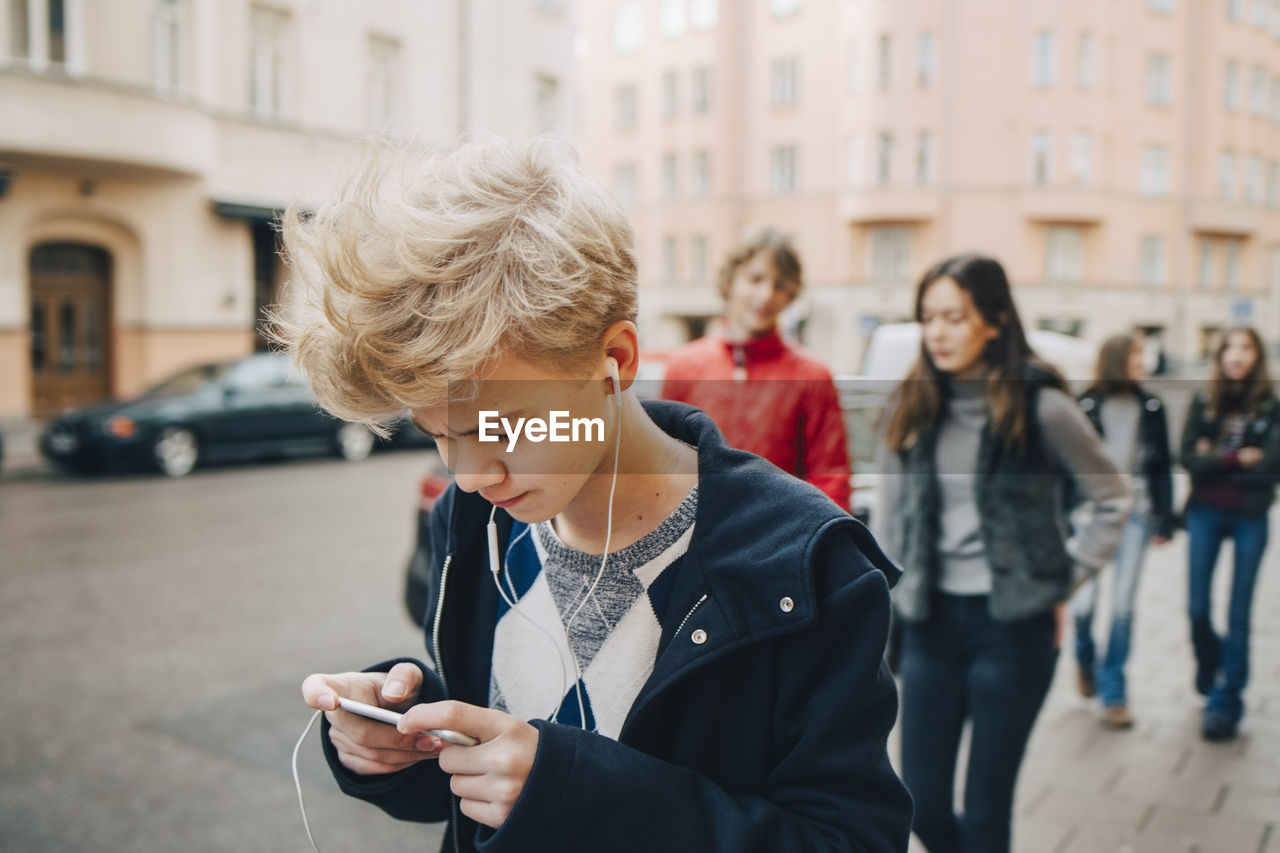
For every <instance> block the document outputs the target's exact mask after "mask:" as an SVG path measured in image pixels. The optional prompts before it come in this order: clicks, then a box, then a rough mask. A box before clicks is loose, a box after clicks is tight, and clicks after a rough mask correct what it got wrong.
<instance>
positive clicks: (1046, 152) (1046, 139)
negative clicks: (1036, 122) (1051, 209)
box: [1031, 130, 1053, 187]
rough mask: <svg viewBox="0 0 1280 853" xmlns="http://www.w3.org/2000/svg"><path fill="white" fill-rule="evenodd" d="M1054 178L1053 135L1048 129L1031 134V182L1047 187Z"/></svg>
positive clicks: (1034, 184)
mask: <svg viewBox="0 0 1280 853" xmlns="http://www.w3.org/2000/svg"><path fill="white" fill-rule="evenodd" d="M1051 180H1053V136H1052V135H1050V133H1049V131H1047V130H1037V131H1036V132H1035V133H1033V134H1031V184H1032V185H1033V186H1037V187H1047V186H1048V185H1049V182H1050V181H1051Z"/></svg>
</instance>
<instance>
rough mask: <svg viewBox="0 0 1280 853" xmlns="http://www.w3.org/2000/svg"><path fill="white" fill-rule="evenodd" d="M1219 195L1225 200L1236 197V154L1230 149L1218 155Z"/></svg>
mask: <svg viewBox="0 0 1280 853" xmlns="http://www.w3.org/2000/svg"><path fill="white" fill-rule="evenodd" d="M1218 197H1219V198H1221V199H1223V200H1224V201H1231V200H1232V199H1234V198H1235V197H1236V155H1235V154H1233V153H1231V152H1230V151H1223V152H1222V153H1221V154H1219V155H1218Z"/></svg>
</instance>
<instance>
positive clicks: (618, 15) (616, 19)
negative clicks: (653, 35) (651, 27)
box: [613, 0, 644, 53]
mask: <svg viewBox="0 0 1280 853" xmlns="http://www.w3.org/2000/svg"><path fill="white" fill-rule="evenodd" d="M643 45H644V4H643V3H639V2H635V0H631V2H627V3H619V4H618V7H617V8H616V9H614V12H613V47H614V50H617V51H618V52H619V53H630V52H631V51H633V50H639V49H640V48H641V47H642V46H643Z"/></svg>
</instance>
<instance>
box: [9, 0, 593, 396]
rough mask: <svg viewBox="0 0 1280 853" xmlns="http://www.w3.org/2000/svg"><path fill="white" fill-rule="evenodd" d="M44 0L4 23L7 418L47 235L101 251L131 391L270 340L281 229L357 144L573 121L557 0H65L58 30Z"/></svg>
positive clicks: (19, 3)
mask: <svg viewBox="0 0 1280 853" xmlns="http://www.w3.org/2000/svg"><path fill="white" fill-rule="evenodd" d="M50 2H54V0H7V2H6V3H5V4H3V5H4V6H5V7H6V8H5V12H6V14H4V15H0V188H3V191H0V419H3V418H10V417H21V416H27V415H30V414H33V413H35V412H34V409H35V399H36V395H35V391H34V388H35V386H36V385H37V382H36V377H34V376H33V373H32V356H31V355H30V348H31V344H32V338H31V323H32V311H33V308H32V304H33V303H32V299H33V291H32V285H33V281H32V273H31V270H30V268H29V266H28V264H29V258H30V254H31V250H32V249H33V248H35V247H37V246H40V245H46V244H49V243H64V242H70V243H79V244H84V245H88V246H94V247H99V248H102V249H105V250H106V251H107V252H108V254H109V256H110V284H109V295H108V297H107V300H106V303H107V304H106V306H105V310H106V311H107V312H109V319H110V323H109V340H108V344H107V347H106V353H105V365H104V368H103V369H104V370H105V371H106V373H107V376H106V389H107V390H108V391H109V392H110V393H113V394H118V395H126V394H131V393H134V392H136V391H138V390H141V389H142V388H144V387H146V386H147V385H149V384H150V383H152V382H154V381H156V380H157V379H159V378H161V377H162V376H164V375H166V374H168V373H170V372H171V371H173V370H175V369H178V368H180V367H182V366H185V365H187V364H190V363H193V362H197V361H201V360H209V359H220V358H226V357H232V356H237V355H240V354H244V353H247V352H250V351H252V350H253V349H254V348H255V346H261V339H260V337H259V335H258V333H257V327H258V320H259V316H260V310H261V308H262V304H263V303H265V302H267V301H269V297H270V295H271V293H272V292H273V290H274V288H275V287H276V286H277V285H278V284H279V281H280V279H281V278H282V276H283V275H284V273H283V271H282V270H281V268H280V263H279V261H278V259H276V258H275V256H274V255H275V252H274V246H273V245H272V243H273V240H272V238H271V236H270V231H269V230H268V229H269V228H270V224H269V223H270V220H271V218H272V217H273V216H274V215H276V214H277V213H278V212H279V211H281V210H283V209H284V208H286V207H288V206H289V205H291V204H299V205H301V206H303V207H306V206H308V205H310V204H313V203H314V202H315V201H316V200H318V199H320V198H322V197H323V196H325V195H326V194H327V193H328V192H329V190H330V189H331V187H332V185H333V182H334V181H335V180H336V178H337V176H338V175H340V174H341V173H342V172H343V171H344V170H345V169H347V168H349V167H350V165H351V164H352V161H353V159H354V157H355V155H356V152H357V151H358V147H359V144H360V141H361V139H362V138H363V137H364V136H366V135H368V134H379V135H381V134H392V135H398V134H414V135H419V136H425V137H427V138H445V137H447V136H449V135H452V134H453V133H455V132H456V131H457V130H459V129H462V128H468V129H483V130H490V131H494V132H499V133H503V134H507V135H524V134H531V133H535V132H540V131H551V132H559V133H567V132H568V130H569V128H570V126H571V122H572V120H573V118H572V108H573V103H572V98H571V93H572V85H571V80H570V75H571V74H572V73H573V63H572V26H573V21H572V17H571V15H570V11H571V10H569V9H568V8H567V7H566V6H565V5H564V4H561V3H558V2H551V0H527V2H526V0H521V2H519V3H506V2H503V0H448V1H447V2H430V3H424V2H419V0H361V2H359V3H355V2H348V0H264V2H251V0H110V2H106V1H105V0H104V2H96V0H92V1H91V0H63V2H64V9H65V12H64V21H65V26H64V28H63V31H62V32H61V33H58V32H55V31H53V29H52V26H51V25H50V24H49V23H48V22H49V21H50V16H49V5H48V4H49V3H50ZM517 7H518V8H517ZM24 23H25V26H22V24H24ZM15 24H17V25H18V26H17V27H15Z"/></svg>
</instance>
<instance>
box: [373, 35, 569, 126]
mask: <svg viewBox="0 0 1280 853" xmlns="http://www.w3.org/2000/svg"><path fill="white" fill-rule="evenodd" d="M550 82H551V84H552V86H554V85H555V80H554V79H551V81H550ZM537 83H538V81H537V80H535V84H534V85H535V87H536V86H537ZM366 89H367V91H366V92H365V104H366V114H365V122H366V125H367V126H368V127H369V128H370V129H371V130H377V129H380V128H392V127H395V126H396V125H397V124H398V123H399V122H398V119H399V105H400V44H399V43H398V42H396V41H395V40H394V39H389V38H385V37H383V36H369V78H368V80H367V81H366ZM553 94H554V93H553ZM541 95H542V93H541V91H540V90H539V89H537V88H535V90H534V96H535V98H540V97H541ZM535 103H537V102H535ZM538 106H539V108H541V104H540V103H539V104H538ZM538 118H539V122H541V120H542V116H541V115H539V116H538ZM548 129H549V128H548Z"/></svg>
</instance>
